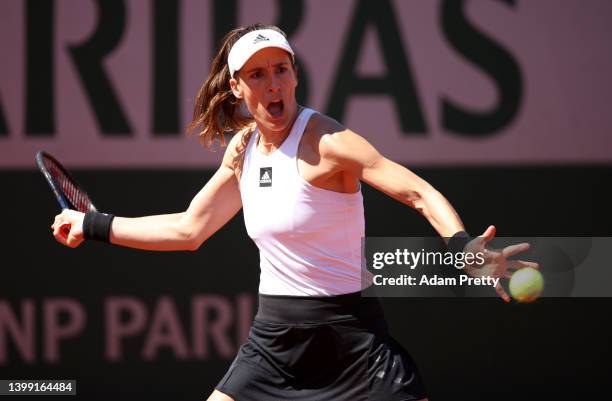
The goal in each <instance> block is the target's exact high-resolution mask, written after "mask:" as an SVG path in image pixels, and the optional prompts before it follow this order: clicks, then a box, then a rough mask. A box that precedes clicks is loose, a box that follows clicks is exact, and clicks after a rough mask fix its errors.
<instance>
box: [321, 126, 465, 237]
mask: <svg viewBox="0 0 612 401" xmlns="http://www.w3.org/2000/svg"><path fill="white" fill-rule="evenodd" d="M320 151H321V156H322V157H324V158H325V159H326V160H328V161H331V162H332V163H333V164H334V165H335V166H336V168H337V169H338V171H342V172H343V173H344V174H348V175H350V176H353V177H355V178H357V179H359V180H361V181H364V182H365V183H367V184H369V185H371V186H372V187H374V188H376V189H378V190H379V191H382V192H384V193H385V194H387V195H389V196H390V197H392V198H394V199H396V200H398V201H400V202H402V203H404V204H406V205H409V206H411V207H413V208H414V209H416V210H417V211H418V212H419V213H421V214H422V215H423V216H424V217H425V218H426V219H427V221H429V223H430V224H431V225H432V226H433V228H434V229H435V230H436V231H437V232H438V234H440V236H441V237H443V238H445V239H448V238H450V237H452V236H453V235H454V234H455V233H457V232H459V231H463V230H464V229H465V228H464V225H463V223H462V221H461V219H460V218H459V215H458V214H457V212H456V211H455V209H454V208H453V207H452V205H451V204H450V202H449V201H448V200H447V199H446V198H445V197H444V196H443V195H442V194H441V193H440V192H438V191H437V190H436V189H435V188H434V187H433V186H432V185H431V184H429V183H428V182H427V181H425V180H424V179H422V178H421V177H419V176H418V175H416V174H415V173H413V172H412V171H410V170H409V169H407V168H406V167H404V166H402V165H400V164H398V163H395V162H393V161H391V160H389V159H387V158H386V157H384V156H382V155H381V154H380V153H379V152H378V151H377V150H376V149H375V148H374V146H372V145H371V144H370V143H369V142H368V141H366V140H365V139H364V138H363V137H361V136H360V135H358V134H356V133H354V132H353V131H351V130H348V129H344V130H342V131H337V132H334V133H333V134H330V135H324V136H323V137H322V138H321V146H320Z"/></svg>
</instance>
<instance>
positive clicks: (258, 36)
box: [253, 33, 270, 44]
mask: <svg viewBox="0 0 612 401" xmlns="http://www.w3.org/2000/svg"><path fill="white" fill-rule="evenodd" d="M262 40H270V39H268V38H266V37H265V36H263V35H262V34H261V33H260V34H258V35H257V36H256V37H255V40H254V41H253V44H256V43H259V42H261V41H262Z"/></svg>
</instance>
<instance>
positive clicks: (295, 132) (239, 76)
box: [52, 24, 528, 401]
mask: <svg viewBox="0 0 612 401" xmlns="http://www.w3.org/2000/svg"><path fill="white" fill-rule="evenodd" d="M297 84H298V71H297V69H296V66H295V63H294V53H293V50H292V48H291V46H290V45H289V43H288V42H287V39H286V37H285V35H284V33H283V32H282V31H281V30H280V29H278V28H277V27H275V26H263V25H260V24H257V25H252V26H249V27H243V28H238V29H235V30H233V31H231V32H229V33H228V34H227V35H226V37H225V38H224V41H223V44H222V46H221V48H220V50H219V52H218V54H217V55H216V57H215V59H214V60H213V62H212V67H211V71H210V74H209V76H208V78H207V80H206V81H205V82H204V84H203V85H202V88H201V89H200V91H199V94H198V96H197V101H196V105H195V111H194V116H193V121H192V123H191V127H190V128H191V129H192V130H197V132H198V133H199V135H200V139H201V141H202V142H203V143H204V144H205V145H207V146H210V145H211V144H212V143H213V142H215V141H216V140H219V141H220V142H221V143H222V144H225V142H224V133H225V132H228V131H233V132H236V135H234V136H233V138H232V139H231V141H230V142H229V144H228V146H227V149H226V151H225V154H224V157H223V161H222V163H221V166H220V167H219V169H218V170H217V172H216V173H215V174H214V176H213V177H212V178H211V179H210V181H209V182H208V183H207V184H206V185H205V186H204V188H203V189H202V190H201V191H200V192H199V193H198V194H197V195H196V196H195V198H194V199H193V201H192V202H191V204H190V205H189V207H188V208H187V210H186V211H184V212H183V213H176V214H168V215H159V216H147V217H140V218H122V217H114V216H113V215H110V214H103V213H98V212H89V213H86V214H82V213H79V212H76V211H73V210H67V211H64V212H62V213H61V214H59V215H58V216H56V218H55V222H54V224H53V226H52V228H53V229H54V236H55V238H56V239H57V241H59V242H60V243H62V244H64V245H67V246H69V247H76V246H78V245H79V244H80V243H81V242H82V241H83V240H85V239H95V240H102V241H106V242H110V243H112V244H116V245H121V246H127V247H133V248H140V249H149V250H157V251H161V250H195V249H198V247H200V245H201V244H202V243H203V242H204V241H206V239H207V238H208V237H210V236H211V235H212V234H213V233H215V232H216V231H217V230H219V228H221V227H222V226H223V225H224V224H225V223H226V222H227V221H228V220H230V219H231V218H232V217H233V216H234V215H235V214H236V213H237V212H238V211H239V210H240V208H242V209H243V212H244V220H245V223H246V228H247V232H248V234H249V236H250V237H251V238H252V239H253V240H254V241H255V243H256V244H257V246H258V248H259V252H260V267H261V276H260V285H259V294H260V295H259V308H258V311H257V315H256V317H255V320H254V322H253V326H252V328H251V331H250V334H249V337H248V340H247V342H246V343H245V344H244V345H242V347H241V348H240V350H239V352H238V355H237V357H236V359H235V360H234V362H233V363H232V365H231V366H230V368H229V370H228V371H227V373H226V375H225V376H224V377H223V378H222V379H221V381H220V382H219V384H218V385H217V387H216V389H215V390H214V392H213V393H212V394H211V396H210V397H209V398H208V400H209V401H231V400H235V401H271V400H304V401H315V400H322V401H323V400H325V401H330V400H334V401H342V400H346V401H349V400H350V401H355V400H376V401H394V400H397V401H400V400H422V399H426V397H427V395H426V391H425V387H424V384H423V382H422V379H421V376H420V375H419V372H418V369H417V367H416V366H415V364H414V362H413V360H412V359H411V357H410V356H409V354H408V353H407V352H406V351H405V350H404V349H403V348H402V347H401V346H400V345H399V344H398V343H397V342H396V341H394V340H393V339H392V338H391V337H390V336H389V334H388V332H387V326H386V323H385V320H384V316H383V312H382V309H381V307H380V304H379V303H378V300H377V299H375V298H365V297H361V296H360V291H361V290H362V289H363V288H364V284H362V279H361V239H362V238H363V237H364V234H365V233H364V213H363V199H362V195H361V189H360V181H363V182H366V183H368V184H370V185H371V186H373V187H374V188H377V189H379V190H381V191H382V192H384V193H386V194H388V195H389V196H391V197H393V198H395V199H397V200H399V201H401V202H403V203H405V204H407V205H409V206H411V207H413V208H415V209H416V210H418V211H419V212H420V213H421V214H422V215H423V216H424V217H425V218H426V219H427V220H428V221H429V222H430V223H431V224H432V226H433V227H434V228H435V229H436V231H437V232H438V233H439V234H440V236H442V237H444V238H451V240H450V241H449V246H451V247H453V246H454V247H456V248H457V249H459V250H462V249H464V246H467V247H469V248H470V249H471V250H472V251H474V252H476V251H479V250H481V251H484V250H485V249H486V248H485V244H486V242H487V241H489V240H491V239H492V238H493V237H494V235H495V228H494V227H493V226H490V227H489V228H487V230H486V231H485V232H484V234H483V235H482V236H480V237H478V238H475V239H471V238H469V236H468V235H467V233H466V232H465V228H464V226H463V224H462V222H461V220H460V218H459V216H458V215H457V213H456V212H455V210H454V209H453V207H452V206H451V205H450V203H449V202H448V201H447V200H446V199H445V198H444V197H443V196H442V195H441V194H440V193H439V192H438V191H436V190H435V189H434V188H433V187H432V186H431V185H430V184H428V183H427V182H425V181H424V180H423V179H421V178H419V177H418V176H417V175H415V174H414V173H412V172H411V171H409V170H408V169H406V168H404V167H403V166H400V165H399V164H396V163H394V162H392V161H390V160H388V159H386V158H385V157H383V156H382V155H381V154H380V153H379V152H378V151H377V150H376V149H375V148H374V147H373V146H372V145H371V144H369V143H368V141H366V140H365V139H364V138H363V137H361V136H360V135H358V134H357V133H355V132H353V131H351V130H350V129H347V128H345V127H344V126H342V125H341V124H340V123H338V122H337V121H335V120H334V119H332V118H330V117H327V116H325V115H322V114H320V113H318V112H316V111H314V110H312V109H309V108H306V107H304V106H302V105H299V104H298V103H297V101H296V98H295V89H296V86H297ZM64 224H69V225H70V226H71V229H70V233H69V234H68V236H67V237H65V236H64V235H62V234H61V232H60V227H61V226H62V225H64ZM527 247H528V245H527V244H519V245H514V246H511V247H508V248H506V249H504V250H503V251H491V250H487V253H486V257H487V260H486V263H485V264H484V265H483V266H479V267H478V269H479V270H478V271H476V270H475V269H473V270H472V272H473V273H474V274H478V275H489V276H492V277H508V275H509V272H508V271H507V269H508V267H511V268H513V267H515V266H512V264H511V262H510V261H507V260H506V258H507V257H508V256H511V255H513V254H516V253H518V252H521V251H524V250H526V249H527ZM496 290H497V292H498V293H499V295H500V296H501V297H502V298H503V299H504V300H506V301H509V299H510V298H509V297H508V295H507V294H506V292H505V291H504V290H503V288H502V287H501V286H499V285H498V286H497V287H496Z"/></svg>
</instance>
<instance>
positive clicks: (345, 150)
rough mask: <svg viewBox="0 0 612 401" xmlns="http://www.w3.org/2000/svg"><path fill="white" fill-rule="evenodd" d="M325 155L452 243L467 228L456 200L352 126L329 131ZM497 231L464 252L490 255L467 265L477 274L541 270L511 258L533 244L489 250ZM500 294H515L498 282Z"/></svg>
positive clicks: (323, 146) (488, 232)
mask: <svg viewBox="0 0 612 401" xmlns="http://www.w3.org/2000/svg"><path fill="white" fill-rule="evenodd" d="M319 151H320V153H321V156H322V157H323V158H324V159H325V160H326V161H328V162H330V163H331V164H332V165H333V166H334V168H335V169H336V170H337V172H341V173H343V174H348V175H349V176H351V177H355V178H356V179H359V180H361V181H364V182H366V183H367V184H369V185H371V186H373V187H374V188H376V189H378V190H380V191H382V192H384V193H385V194H387V195H389V196H391V197H392V198H394V199H397V200H398V201H400V202H402V203H405V204H407V205H409V206H411V207H413V208H414V209H416V210H417V211H418V212H419V213H421V214H422V215H423V216H424V217H425V218H426V219H427V220H428V221H429V223H430V224H431V225H432V226H433V227H434V228H435V230H436V231H437V232H438V233H439V234H440V236H441V237H442V238H443V239H444V240H445V241H446V242H447V243H448V239H449V238H451V237H452V236H453V235H454V234H456V233H458V232H461V231H464V230H465V228H464V225H463V222H462V221H461V219H460V218H459V215H458V214H457V212H456V211H455V209H454V208H453V206H452V205H451V204H450V202H449V201H448V200H447V199H446V198H445V197H444V196H443V195H442V194H441V193H440V192H439V191H437V190H436V189H435V188H434V187H433V186H432V185H431V184H429V183H428V182H427V181H425V180H423V179H422V178H421V177H419V176H418V175H416V174H415V173H413V172H412V171H410V170H409V169H407V168H406V167H403V166H401V165H399V164H398V163H395V162H393V161H391V160H389V159H387V158H386V157H384V156H382V155H381V154H380V153H379V152H378V151H377V150H376V149H375V148H374V146H372V145H371V144H370V143H369V142H368V141H367V140H365V139H364V138H363V137H361V136H360V135H358V134H356V133H354V132H353V131H351V130H348V129H344V128H342V129H338V130H335V131H333V133H332V134H328V135H323V136H322V137H321V143H320V146H319ZM495 233H496V229H495V227H494V226H489V227H488V228H487V229H486V230H485V232H484V233H483V234H482V235H480V236H479V237H477V238H474V239H473V240H471V241H470V242H469V243H468V244H467V245H465V248H464V250H466V251H469V252H472V253H478V252H483V253H484V255H485V258H484V260H485V261H484V263H483V264H480V265H474V266H466V268H465V270H466V272H467V273H468V274H469V275H471V276H492V277H497V278H501V277H504V278H510V276H511V272H510V271H508V269H512V270H516V269H520V268H523V267H533V268H536V269H537V268H539V266H538V264H537V263H535V262H528V261H523V260H509V258H510V257H511V256H513V255H516V254H518V253H521V252H525V251H527V250H528V249H529V244H528V243H520V244H514V245H510V246H507V247H505V248H503V249H498V250H496V249H488V248H487V247H486V245H487V243H488V242H489V241H491V240H492V239H493V238H494V237H495ZM495 291H496V292H497V294H498V295H499V296H500V297H501V298H502V299H503V300H504V301H506V302H509V301H510V296H509V295H508V294H507V293H506V291H505V290H504V288H503V287H502V286H501V284H500V283H499V282H498V283H497V285H496V286H495Z"/></svg>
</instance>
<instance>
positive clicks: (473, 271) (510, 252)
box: [464, 226, 540, 302]
mask: <svg viewBox="0 0 612 401" xmlns="http://www.w3.org/2000/svg"><path fill="white" fill-rule="evenodd" d="M495 231H496V230H495V226H489V227H488V228H487V229H486V230H485V232H484V234H482V235H481V236H479V237H477V238H474V239H473V240H472V241H470V242H469V243H468V244H467V245H466V246H465V249H464V251H465V252H471V253H473V254H476V253H478V252H482V253H483V254H484V262H483V263H481V264H476V263H474V264H471V265H468V266H466V267H465V268H464V271H465V272H466V273H467V274H468V275H469V276H472V277H487V276H489V277H492V278H500V279H501V278H507V279H509V278H510V277H512V273H513V271H516V270H518V269H522V268H523V267H532V268H534V269H539V267H540V266H539V265H538V264H537V263H535V262H528V261H524V260H508V258H509V257H511V256H514V255H516V254H519V253H521V252H526V251H528V250H529V243H527V242H523V243H520V244H514V245H509V246H507V247H505V248H503V249H491V248H487V247H486V245H487V243H488V242H489V241H491V240H492V239H493V238H494V237H495ZM510 270H513V271H510ZM495 291H496V292H497V294H498V295H499V296H500V297H501V298H502V299H503V300H504V301H506V302H510V299H511V298H510V296H509V295H508V293H507V292H506V290H504V288H503V287H502V285H501V280H500V281H498V283H497V285H496V286H495Z"/></svg>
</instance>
